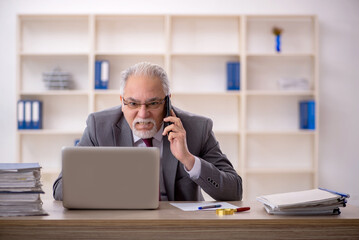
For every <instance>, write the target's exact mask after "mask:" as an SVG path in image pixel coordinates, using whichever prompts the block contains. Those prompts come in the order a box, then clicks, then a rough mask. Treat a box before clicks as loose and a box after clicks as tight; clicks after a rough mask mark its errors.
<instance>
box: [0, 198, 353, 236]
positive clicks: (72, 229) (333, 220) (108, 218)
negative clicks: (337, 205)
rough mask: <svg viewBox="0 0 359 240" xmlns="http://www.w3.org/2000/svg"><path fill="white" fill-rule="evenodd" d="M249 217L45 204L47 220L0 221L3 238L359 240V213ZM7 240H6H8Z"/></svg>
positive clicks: (254, 211)
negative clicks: (80, 207)
mask: <svg viewBox="0 0 359 240" xmlns="http://www.w3.org/2000/svg"><path fill="white" fill-rule="evenodd" d="M230 203H231V204H233V205H236V206H250V207H251V210H250V211H247V212H241V213H235V214H234V215H228V216H217V215H216V214H215V212H214V211H195V212H185V211H182V210H180V209H178V208H176V207H173V206H172V205H170V203H169V202H160V207H159V209H157V210H67V209H64V208H63V207H62V202H58V201H51V200H49V201H44V209H45V210H46V211H47V212H48V213H49V216H36V217H11V218H10V217H8V218H0V238H1V239H2V237H10V236H11V239H26V238H27V237H29V236H30V233H31V237H32V238H34V237H35V236H41V237H47V238H52V239H56V238H59V239H60V238H69V239H70V238H74V239H75V238H77V239H78V238H82V237H83V238H87V239H96V238H101V239H115V238H116V239H121V238H123V239H148V238H150V239H161V238H162V239H187V238H188V239H218V238H222V239H225V238H227V237H228V238H232V239H233V238H234V239H235V238H238V239H239V238H251V239H271V238H272V239H288V238H292V239H295V238H301V239H342V238H345V239H359V208H358V207H354V206H350V205H349V206H347V207H346V208H341V210H342V213H341V214H340V215H332V216H273V215H269V214H267V213H266V212H265V210H264V208H263V205H262V204H260V203H258V202H251V203H248V204H247V203H245V202H230ZM4 239H5V238H4Z"/></svg>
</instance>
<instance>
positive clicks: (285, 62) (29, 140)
mask: <svg viewBox="0 0 359 240" xmlns="http://www.w3.org/2000/svg"><path fill="white" fill-rule="evenodd" d="M317 24H318V20H317V17H316V16H314V15H313V16H312V15H310V16H309V15H293V16H292V15H234V16H233V15H153V14H150V15H149V14H137V15H130V14H109V15H107V14H78V15H64V14H60V15H49V14H44V15H41V14H32V15H19V16H18V29H17V30H18V31H17V33H18V41H17V43H18V45H17V51H16V52H17V60H18V61H17V64H18V65H17V76H18V78H17V89H16V93H17V97H19V98H20V99H30V100H31V99H36V100H40V101H42V102H43V111H42V116H43V129H41V130H17V131H16V137H17V145H16V146H17V152H18V159H17V161H18V162H33V161H37V162H39V163H40V164H41V165H42V166H43V172H46V173H50V174H51V173H54V174H57V173H58V172H59V171H60V170H61V148H62V147H63V146H73V145H74V142H75V140H77V139H78V138H79V137H80V136H81V135H82V134H83V131H82V130H81V129H84V128H85V127H86V119H87V117H88V115H89V114H90V113H91V112H95V111H101V110H104V109H107V108H110V107H114V106H119V105H120V104H121V102H120V91H119V89H120V78H121V72H122V71H123V70H125V69H127V68H128V67H130V66H132V65H134V64H136V63H138V62H152V63H155V64H158V65H160V66H162V67H163V68H164V69H165V70H166V71H167V73H168V78H169V81H170V86H171V94H172V98H171V101H172V104H173V106H175V107H178V108H180V109H182V110H184V111H187V112H191V113H194V114H197V115H202V116H206V117H208V118H210V119H211V120H212V121H213V132H214V134H215V136H216V139H217V141H218V143H219V145H220V146H221V151H222V152H223V153H224V154H226V155H227V157H228V159H229V160H230V161H231V163H232V164H233V166H234V168H235V170H236V171H237V172H239V173H240V174H243V176H242V177H243V184H244V186H243V188H244V197H245V199H247V200H248V199H251V198H253V197H255V196H258V195H260V194H263V193H266V192H267V193H273V192H285V191H288V190H293V189H294V190H300V189H307V188H311V187H316V186H317V183H318V180H317V178H318V176H317V175H318V174H317V168H318V167H317V166H318V146H319V143H318V141H319V137H318V135H319V131H318V130H301V129H298V128H299V102H300V101H302V100H308V99H315V101H316V117H317V116H318V114H319V110H318V107H319V106H320V103H319V102H318V101H319V96H318V94H319V91H318V89H319V84H318V72H319V70H318V59H319V58H318V52H317V51H318V26H317ZM273 27H279V28H282V29H283V32H282V35H281V43H282V45H281V52H280V53H277V52H276V49H275V36H274V34H273V33H272V29H273ZM97 60H108V61H109V63H110V71H109V83H108V90H96V89H94V81H95V76H94V75H95V61H97ZM234 61H240V87H241V90H238V91H228V90H227V63H228V62H234ZM57 66H59V67H60V68H61V70H62V71H63V72H68V73H70V74H71V78H72V86H71V88H70V89H71V90H47V88H46V86H45V84H44V82H43V77H42V76H43V73H44V72H51V71H52V70H53V69H54V68H55V67H57ZM303 79H305V80H307V81H308V90H281V89H280V85H279V84H280V83H281V82H280V81H282V80H293V81H298V82H299V81H301V83H302V84H303ZM303 85H305V83H304V84H303ZM303 89H304V88H303ZM318 123H319V122H318V121H317V124H318ZM317 129H318V126H317ZM48 179H50V178H48Z"/></svg>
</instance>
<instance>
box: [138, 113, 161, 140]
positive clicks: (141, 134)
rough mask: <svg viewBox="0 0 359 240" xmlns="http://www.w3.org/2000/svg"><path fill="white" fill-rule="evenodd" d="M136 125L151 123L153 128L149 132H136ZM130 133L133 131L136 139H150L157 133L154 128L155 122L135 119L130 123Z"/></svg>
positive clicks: (148, 119) (155, 127) (147, 119)
mask: <svg viewBox="0 0 359 240" xmlns="http://www.w3.org/2000/svg"><path fill="white" fill-rule="evenodd" d="M137 123H152V124H153V127H152V129H151V130H147V131H144V130H137V129H136V124H137ZM132 131H133V134H135V135H136V136H137V137H139V138H152V137H154V136H155V135H156V133H157V126H156V122H155V120H153V119H152V118H146V119H143V118H136V119H135V120H133V122H132Z"/></svg>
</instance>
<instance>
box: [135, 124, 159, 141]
mask: <svg viewBox="0 0 359 240" xmlns="http://www.w3.org/2000/svg"><path fill="white" fill-rule="evenodd" d="M162 133H163V123H162V124H161V127H160V129H159V130H158V132H157V133H156V134H155V136H153V138H154V139H156V140H157V141H158V142H161V141H162V137H163V136H162ZM132 136H133V142H134V143H137V142H138V141H140V140H142V138H139V137H138V136H136V135H135V134H134V133H133V131H132Z"/></svg>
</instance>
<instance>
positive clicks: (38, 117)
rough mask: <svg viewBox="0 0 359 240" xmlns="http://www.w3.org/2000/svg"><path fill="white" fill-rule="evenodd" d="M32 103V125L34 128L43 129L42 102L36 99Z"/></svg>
mask: <svg viewBox="0 0 359 240" xmlns="http://www.w3.org/2000/svg"><path fill="white" fill-rule="evenodd" d="M31 103H32V107H31V122H32V125H31V127H32V129H42V102H41V101H38V100H34V101H32V102H31Z"/></svg>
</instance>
